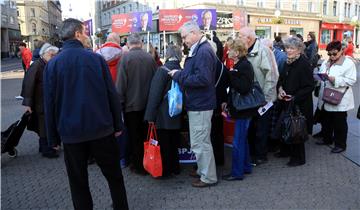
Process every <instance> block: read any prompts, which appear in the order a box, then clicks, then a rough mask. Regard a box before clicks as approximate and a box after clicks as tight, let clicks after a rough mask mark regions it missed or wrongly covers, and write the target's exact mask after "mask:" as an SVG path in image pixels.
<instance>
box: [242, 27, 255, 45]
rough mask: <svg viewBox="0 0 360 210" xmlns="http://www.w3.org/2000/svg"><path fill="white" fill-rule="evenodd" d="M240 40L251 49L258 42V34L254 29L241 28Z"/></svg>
mask: <svg viewBox="0 0 360 210" xmlns="http://www.w3.org/2000/svg"><path fill="white" fill-rule="evenodd" d="M239 38H240V39H242V40H243V41H244V42H245V44H246V45H247V46H246V47H247V48H249V47H251V46H252V45H253V44H254V43H255V40H256V34H255V31H254V29H252V28H249V27H244V28H241V29H240V31H239Z"/></svg>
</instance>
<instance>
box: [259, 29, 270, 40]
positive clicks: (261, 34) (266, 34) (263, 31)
mask: <svg viewBox="0 0 360 210" xmlns="http://www.w3.org/2000/svg"><path fill="white" fill-rule="evenodd" d="M255 34H256V36H257V37H258V38H260V39H265V38H266V39H270V38H271V27H270V26H256V29H255Z"/></svg>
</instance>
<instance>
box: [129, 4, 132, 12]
mask: <svg viewBox="0 0 360 210" xmlns="http://www.w3.org/2000/svg"><path fill="white" fill-rule="evenodd" d="M129 11H130V12H131V11H132V4H129Z"/></svg>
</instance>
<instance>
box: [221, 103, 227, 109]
mask: <svg viewBox="0 0 360 210" xmlns="http://www.w3.org/2000/svg"><path fill="white" fill-rule="evenodd" d="M226 107H227V103H225V102H224V103H222V104H221V110H222V111H225V109H226Z"/></svg>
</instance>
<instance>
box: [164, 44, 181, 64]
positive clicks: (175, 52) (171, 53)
mask: <svg viewBox="0 0 360 210" xmlns="http://www.w3.org/2000/svg"><path fill="white" fill-rule="evenodd" d="M165 58H166V60H168V59H169V58H176V59H177V60H178V61H181V59H182V52H181V49H180V48H179V47H178V46H176V45H169V46H168V48H167V49H166V55H165Z"/></svg>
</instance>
